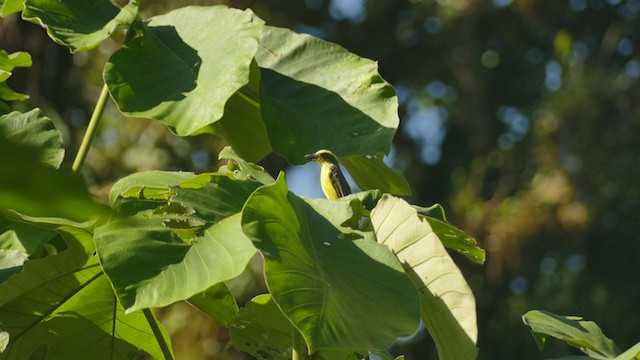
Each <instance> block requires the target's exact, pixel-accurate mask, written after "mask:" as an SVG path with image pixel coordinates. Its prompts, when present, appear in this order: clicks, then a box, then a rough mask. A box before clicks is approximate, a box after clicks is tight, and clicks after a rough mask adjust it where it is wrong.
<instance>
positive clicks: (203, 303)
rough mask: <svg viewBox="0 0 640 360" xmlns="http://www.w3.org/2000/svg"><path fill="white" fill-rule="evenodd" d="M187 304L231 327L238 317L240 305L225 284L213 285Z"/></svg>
mask: <svg viewBox="0 0 640 360" xmlns="http://www.w3.org/2000/svg"><path fill="white" fill-rule="evenodd" d="M187 302H188V303H189V304H191V305H193V306H195V307H197V308H198V309H200V310H202V311H204V312H205V313H207V314H209V315H210V316H211V317H212V318H214V319H216V321H217V322H218V323H220V324H221V325H224V326H229V324H230V323H231V321H232V320H233V319H234V318H235V316H236V315H238V304H236V299H235V298H234V297H233V295H232V294H231V292H230V291H229V288H228V287H227V286H226V285H225V284H224V283H219V284H216V285H213V286H212V287H210V288H208V289H207V290H205V291H203V292H201V293H198V294H195V295H193V296H192V297H190V298H189V299H187Z"/></svg>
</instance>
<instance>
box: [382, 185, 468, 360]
mask: <svg viewBox="0 0 640 360" xmlns="http://www.w3.org/2000/svg"><path fill="white" fill-rule="evenodd" d="M371 223H372V224H373V227H374V229H375V232H376V236H377V238H378V241H379V242H380V243H381V244H384V245H386V246H388V247H389V248H390V249H391V250H393V252H394V253H395V254H396V256H397V257H398V259H400V261H401V262H402V264H403V266H404V268H405V270H406V271H407V272H408V273H409V274H410V275H411V278H412V280H413V281H414V284H415V285H416V287H417V288H418V289H419V290H420V295H421V297H422V319H423V320H424V322H425V324H426V326H427V330H428V331H429V333H430V334H431V336H432V337H433V339H434V341H435V343H436V347H437V349H438V356H439V357H440V359H442V360H446V359H455V360H465V359H475V357H476V354H477V349H476V346H475V343H476V339H477V336H478V328H477V324H476V304H475V299H474V297H473V293H472V292H471V289H470V288H469V285H467V283H466V281H465V279H464V277H463V276H462V273H461V272H460V269H458V267H457V266H456V265H455V263H454V262H453V260H452V259H451V258H450V257H449V254H448V253H447V251H446V250H445V248H444V246H443V245H442V242H441V241H440V239H438V236H437V234H436V233H434V231H433V229H432V228H431V226H430V225H429V223H428V222H427V221H426V220H424V219H421V218H420V217H419V216H418V213H417V211H416V209H414V208H413V207H411V205H409V204H408V203H407V202H405V201H404V200H402V199H398V198H395V197H393V196H390V195H384V196H383V197H382V199H380V201H378V204H377V205H376V208H375V209H374V210H373V212H372V213H371Z"/></svg>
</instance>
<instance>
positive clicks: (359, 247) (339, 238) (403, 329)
mask: <svg viewBox="0 0 640 360" xmlns="http://www.w3.org/2000/svg"><path fill="white" fill-rule="evenodd" d="M325 204H326V203H325ZM313 205H314V201H313V200H304V199H302V198H299V197H297V196H296V195H295V194H293V193H291V192H289V191H288V189H287V185H286V182H285V181H284V176H280V177H279V178H278V181H276V182H275V183H274V184H272V185H268V186H263V187H261V188H260V189H258V190H257V191H256V192H255V193H254V194H253V195H251V197H250V198H249V200H248V201H247V203H246V204H245V206H244V209H243V213H242V223H243V230H244V232H245V233H246V234H247V235H248V236H249V237H250V238H251V240H252V241H253V243H254V245H255V246H256V247H257V248H258V249H259V250H260V252H261V253H262V255H263V256H264V259H265V278H266V282H267V286H268V287H269V290H270V292H271V294H272V295H273V298H274V300H275V302H276V303H277V304H278V306H279V308H280V309H282V311H283V312H284V314H285V315H286V316H287V318H289V320H290V321H292V322H293V323H294V324H295V326H296V328H298V329H299V330H300V331H301V333H302V335H303V337H304V339H305V341H306V344H307V346H308V348H309V350H310V351H311V352H314V351H316V350H318V349H344V350H353V349H368V350H376V349H386V348H387V347H389V346H390V345H391V344H392V343H393V341H394V340H395V339H396V338H397V337H398V336H407V335H409V334H411V333H413V332H414V331H415V330H416V329H417V326H418V317H419V304H418V298H417V295H416V291H415V289H414V288H413V286H412V285H411V282H410V281H409V279H408V277H407V276H406V274H405V273H404V272H403V270H402V267H401V266H400V264H399V263H398V261H397V259H396V258H395V256H393V254H392V253H391V252H390V251H389V250H388V249H387V248H386V247H384V246H380V245H379V244H377V243H376V242H375V241H374V240H372V235H373V234H370V236H369V238H367V237H366V236H354V237H353V238H354V239H357V240H353V241H352V240H350V239H345V238H344V237H345V236H344V235H349V234H343V230H346V229H345V228H344V227H342V225H341V224H342V223H344V222H345V221H346V222H348V221H349V219H351V218H352V217H353V215H352V210H350V209H353V208H352V206H351V204H350V202H349V201H336V202H335V206H336V208H337V210H336V214H339V213H344V214H346V216H345V218H343V219H338V218H337V217H333V218H332V219H331V220H329V219H327V218H325V217H323V216H322V215H320V213H318V211H316V210H315V209H314V206H313ZM338 208H340V209H338ZM355 235H361V234H357V233H356V234H355ZM371 314H376V316H375V317H372V316H371ZM380 324H384V326H379V325H380ZM362 329H367V331H362Z"/></svg>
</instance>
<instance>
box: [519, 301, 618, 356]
mask: <svg viewBox="0 0 640 360" xmlns="http://www.w3.org/2000/svg"><path fill="white" fill-rule="evenodd" d="M522 321H524V323H525V324H526V325H527V326H529V327H530V328H531V333H532V335H533V337H534V339H535V340H536V343H537V344H538V348H540V350H542V349H543V348H544V345H545V343H546V341H547V336H552V337H554V338H556V339H560V340H562V341H564V342H566V343H567V344H569V345H571V346H574V347H576V348H578V349H580V350H582V351H583V352H584V353H585V354H587V355H589V356H591V357H594V358H597V359H613V358H615V357H616V356H617V355H618V354H619V353H620V350H619V349H618V347H617V346H616V344H615V343H614V342H613V341H612V340H611V339H609V338H607V337H606V336H604V334H603V333H602V330H601V329H600V327H598V325H596V323H594V322H593V321H586V320H582V318H581V317H577V316H560V315H556V314H553V313H550V312H548V311H539V310H532V311H529V312H527V313H526V314H524V316H522Z"/></svg>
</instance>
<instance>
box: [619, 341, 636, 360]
mask: <svg viewBox="0 0 640 360" xmlns="http://www.w3.org/2000/svg"><path fill="white" fill-rule="evenodd" d="M639 359H640V343H637V344H635V345H634V346H632V347H631V348H629V350H627V351H625V352H623V353H622V354H620V355H618V356H617V357H616V358H615V360H639Z"/></svg>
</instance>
